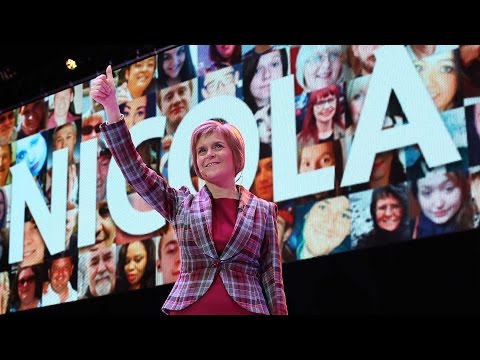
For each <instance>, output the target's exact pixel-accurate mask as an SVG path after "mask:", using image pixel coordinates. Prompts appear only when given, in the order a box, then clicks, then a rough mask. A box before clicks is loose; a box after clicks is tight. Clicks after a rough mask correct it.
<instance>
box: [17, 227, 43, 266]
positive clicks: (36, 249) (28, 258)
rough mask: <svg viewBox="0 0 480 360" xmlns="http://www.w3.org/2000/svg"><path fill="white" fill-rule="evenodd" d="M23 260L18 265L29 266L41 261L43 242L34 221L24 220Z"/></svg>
mask: <svg viewBox="0 0 480 360" xmlns="http://www.w3.org/2000/svg"><path fill="white" fill-rule="evenodd" d="M24 236H25V238H24V240H23V261H22V263H21V264H20V266H22V267H25V266H31V265H35V264H40V263H42V262H43V259H44V255H45V243H44V242H43V238H42V235H40V231H39V230H38V227H37V224H36V223H35V222H34V221H26V222H25V225H24Z"/></svg>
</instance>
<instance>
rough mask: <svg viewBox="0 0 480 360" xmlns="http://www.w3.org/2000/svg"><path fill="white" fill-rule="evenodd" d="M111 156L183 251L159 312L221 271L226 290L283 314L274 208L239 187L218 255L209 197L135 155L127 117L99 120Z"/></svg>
mask: <svg viewBox="0 0 480 360" xmlns="http://www.w3.org/2000/svg"><path fill="white" fill-rule="evenodd" d="M101 129H102V132H103V133H104V134H105V138H106V141H107V144H108V146H109V148H110V150H111V152H112V155H113V158H114V159H115V161H116V162H117V164H118V166H119V167H120V169H121V171H122V173H123V175H124V176H125V178H126V179H127V181H128V182H129V183H130V184H131V185H132V187H133V188H134V189H135V190H136V191H137V192H138V193H139V194H140V195H141V196H142V197H143V198H144V199H145V201H147V202H148V203H149V204H150V205H151V206H152V207H153V208H154V209H155V210H157V211H158V212H159V213H160V214H161V215H162V216H163V217H164V218H165V219H166V220H167V221H168V222H170V223H171V224H172V225H173V228H174V229H175V233H176V235H177V238H178V242H179V246H180V254H181V270H180V275H179V278H178V280H177V281H176V283H175V285H174V286H173V289H172V291H171V292H170V295H169V296H168V298H167V300H166V301H165V303H164V305H163V307H162V310H163V311H164V312H166V313H168V311H169V310H181V309H183V308H185V307H187V306H188V305H190V304H192V303H194V302H195V301H197V300H198V299H199V298H200V297H201V296H202V295H203V294H205V292H206V291H207V290H208V288H209V287H210V285H211V284H212V283H213V281H214V278H215V275H216V274H220V276H221V279H222V281H223V284H224V285H225V288H226V290H227V292H228V294H229V295H230V296H231V297H232V299H234V300H235V301H236V302H237V303H238V304H239V305H240V306H242V307H243V308H245V309H247V310H249V311H251V312H254V313H259V314H274V315H286V314H287V305H286V300H285V293H284V288H283V279H282V264H281V259H280V252H279V247H278V241H277V238H278V234H277V206H276V204H274V203H271V202H268V201H265V200H263V199H260V198H258V197H256V196H254V195H253V194H252V193H250V192H249V191H248V190H247V189H245V188H244V187H242V186H240V190H241V196H240V201H239V212H238V215H237V220H236V223H235V227H234V230H233V234H232V237H231V239H230V241H229V242H228V244H227V246H226V247H225V249H224V251H223V252H222V254H220V256H219V255H218V254H217V251H216V250H215V246H214V243H213V239H212V201H211V198H212V195H211V193H210V191H209V190H208V188H207V187H206V186H204V187H203V188H202V189H201V190H200V191H199V192H198V193H197V194H192V193H191V192H190V190H189V189H188V188H187V187H185V186H182V187H181V188H180V189H178V190H177V189H174V188H172V187H170V186H169V185H168V183H167V181H166V180H165V179H164V178H163V177H162V176H161V175H158V174H157V173H156V172H155V171H153V170H151V169H149V168H148V167H147V166H146V165H145V163H144V162H143V160H142V158H141V157H140V155H139V154H138V153H137V151H136V149H135V146H134V145H133V142H132V140H131V137H130V133H129V131H128V128H127V126H126V124H125V121H119V122H116V123H113V124H107V123H103V124H102V126H101Z"/></svg>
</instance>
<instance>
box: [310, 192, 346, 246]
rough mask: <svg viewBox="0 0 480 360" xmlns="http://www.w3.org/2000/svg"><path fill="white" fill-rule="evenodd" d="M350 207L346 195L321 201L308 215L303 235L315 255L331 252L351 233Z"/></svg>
mask: <svg viewBox="0 0 480 360" xmlns="http://www.w3.org/2000/svg"><path fill="white" fill-rule="evenodd" d="M350 228H351V221H350V209H349V202H348V199H347V198H346V197H345V196H339V197H336V198H333V199H327V200H323V201H319V202H317V203H315V204H314V205H313V207H312V208H311V209H310V211H309V212H308V214H307V215H306V219H305V225H304V229H303V235H304V238H305V246H306V247H307V248H308V250H309V252H310V253H311V254H312V255H313V256H320V255H326V254H329V253H330V252H331V251H332V250H333V249H335V248H336V247H337V246H338V245H340V244H341V243H342V241H343V240H344V239H345V237H346V236H347V235H348V234H349V233H350Z"/></svg>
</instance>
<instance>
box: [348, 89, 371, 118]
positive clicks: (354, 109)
mask: <svg viewBox="0 0 480 360" xmlns="http://www.w3.org/2000/svg"><path fill="white" fill-rule="evenodd" d="M366 96H367V88H360V89H358V90H357V91H356V92H355V93H354V95H353V96H352V99H351V100H350V103H349V106H350V114H351V115H352V122H353V124H354V127H356V126H357V124H358V120H359V119H360V114H361V112H362V108H363V103H364V102H365V97H366Z"/></svg>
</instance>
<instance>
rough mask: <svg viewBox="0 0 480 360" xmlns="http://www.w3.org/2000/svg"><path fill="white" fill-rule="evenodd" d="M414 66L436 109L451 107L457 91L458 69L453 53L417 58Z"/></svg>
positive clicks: (443, 109) (441, 109)
mask: <svg viewBox="0 0 480 360" xmlns="http://www.w3.org/2000/svg"><path fill="white" fill-rule="evenodd" d="M415 68H416V69H417V71H418V73H419V74H420V77H421V78H422V80H423V82H424V83H425V85H426V86H427V89H428V92H429V93H430V95H431V97H432V99H433V102H434V103H435V105H436V106H437V108H438V110H439V111H445V110H448V109H451V108H453V106H454V105H455V95H456V93H457V91H458V71H457V67H456V64H455V57H454V53H453V52H445V53H441V54H439V55H433V56H429V57H426V58H423V59H421V60H417V61H415Z"/></svg>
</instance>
